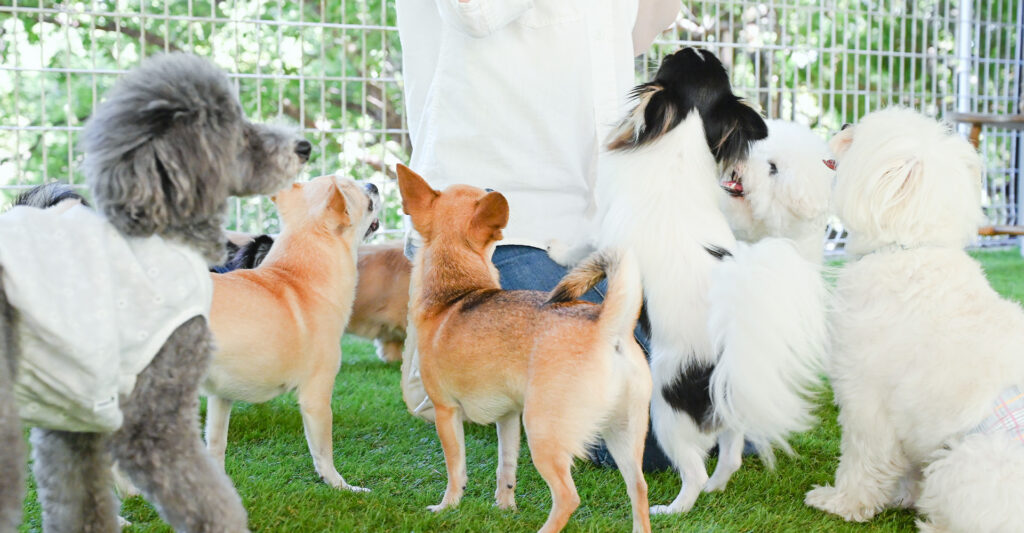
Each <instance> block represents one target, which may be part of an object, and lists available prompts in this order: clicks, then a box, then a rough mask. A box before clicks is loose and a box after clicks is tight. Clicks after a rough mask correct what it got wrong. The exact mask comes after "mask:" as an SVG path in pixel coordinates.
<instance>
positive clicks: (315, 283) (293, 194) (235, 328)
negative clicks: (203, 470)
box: [202, 176, 381, 491]
mask: <svg viewBox="0 0 1024 533" xmlns="http://www.w3.org/2000/svg"><path fill="white" fill-rule="evenodd" d="M273 200H274V203H275V204H276V205H277V209H278V212H279V213H280V215H281V221H282V225H283V231H282V232H281V235H280V237H278V238H277V241H276V242H275V243H274V246H273V248H271V249H270V252H269V253H268V254H267V257H266V259H265V260H264V261H263V263H261V264H260V266H259V267H257V268H254V269H252V270H235V271H232V272H228V273H226V274H212V276H213V306H212V308H211V310H210V328H211V329H212V330H213V334H214V337H215V338H216V342H217V350H216V352H215V353H214V356H213V361H212V362H211V364H210V371H209V374H208V375H207V378H206V381H205V382H204V383H203V386H202V392H203V394H206V395H207V414H206V443H207V447H208V448H209V449H210V452H211V454H212V455H213V456H214V458H215V459H217V460H218V461H219V462H220V464H221V465H222V466H223V464H224V451H225V448H226V446H227V433H228V420H229V415H230V414H231V403H232V402H234V401H245V402H254V403H255V402H265V401H267V400H270V399H272V398H274V397H276V396H279V395H281V394H284V393H286V392H288V391H290V390H293V389H295V390H297V391H298V399H299V409H300V411H301V412H302V424H303V427H304V428H305V431H306V440H307V442H308V443H309V451H310V453H311V454H312V456H313V466H314V467H315V468H316V471H317V473H319V474H320V477H322V478H323V480H324V481H325V482H327V483H328V484H330V485H331V486H333V487H336V488H342V489H347V490H355V491H365V490H366V489H363V488H361V487H356V486H352V485H349V484H348V483H346V482H345V479H344V478H342V477H341V474H339V473H338V471H337V469H335V467H334V454H333V452H332V450H333V443H332V441H331V420H332V413H331V393H332V392H333V390H334V380H335V377H336V376H337V374H338V369H339V368H340V366H341V347H340V344H339V343H340V340H341V335H342V332H343V331H344V328H345V324H346V323H347V322H348V319H349V315H350V313H351V312H352V300H353V299H354V298H355V291H356V278H357V274H356V254H357V248H358V246H359V244H360V243H361V242H362V241H363V239H364V238H366V237H367V236H369V235H370V234H371V233H373V231H374V230H375V229H376V228H377V226H378V225H379V222H378V220H377V211H378V210H379V209H380V203H381V202H380V197H379V195H378V193H377V188H376V187H374V186H373V185H372V184H369V185H367V186H366V188H365V190H364V188H363V187H361V186H360V185H358V184H356V182H354V181H352V180H351V179H348V178H340V177H335V176H321V177H319V178H316V179H314V180H312V181H310V182H308V183H296V184H294V185H292V186H291V187H288V188H286V189H284V190H281V191H280V192H278V193H277V194H276V195H275V196H274V197H273Z"/></svg>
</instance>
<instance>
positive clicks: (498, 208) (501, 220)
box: [469, 192, 508, 248]
mask: <svg viewBox="0 0 1024 533" xmlns="http://www.w3.org/2000/svg"><path fill="white" fill-rule="evenodd" d="M507 224H508V200H506V199H505V197H504V196H502V195H501V193H497V192H489V193H487V194H486V195H485V196H484V197H483V198H481V199H479V200H477V202H476V210H475V211H474V212H473V220H471V221H470V223H469V240H470V242H471V243H473V245H474V246H478V247H480V248H483V247H485V246H487V245H488V244H490V243H492V242H494V241H500V240H501V239H502V237H503V236H502V234H501V230H502V228H504V227H505V226H506V225H507Z"/></svg>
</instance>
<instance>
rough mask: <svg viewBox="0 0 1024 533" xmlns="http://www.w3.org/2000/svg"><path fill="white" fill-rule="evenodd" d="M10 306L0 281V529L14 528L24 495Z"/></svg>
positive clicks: (15, 355)
mask: <svg viewBox="0 0 1024 533" xmlns="http://www.w3.org/2000/svg"><path fill="white" fill-rule="evenodd" d="M14 327H15V315H14V309H13V308H12V307H11V306H10V305H9V304H8V303H7V297H6V295H5V294H4V292H3V285H2V283H0V350H2V352H0V472H3V477H4V481H3V483H0V531H14V530H16V529H17V527H18V524H19V523H20V522H21V506H22V500H23V499H24V498H25V445H24V442H23V441H22V436H21V421H20V419H19V418H18V406H17V404H16V403H15V401H14V372H15V369H16V368H17V357H18V347H17V344H16V343H15V342H14V340H15V339H14Z"/></svg>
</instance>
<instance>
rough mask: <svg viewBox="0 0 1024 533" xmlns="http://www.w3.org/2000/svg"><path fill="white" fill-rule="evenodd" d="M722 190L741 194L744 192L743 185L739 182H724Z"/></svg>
mask: <svg viewBox="0 0 1024 533" xmlns="http://www.w3.org/2000/svg"><path fill="white" fill-rule="evenodd" d="M722 188H723V189H725V190H727V191H732V192H734V193H737V194H740V193H742V192H743V184H742V183H740V182H738V181H726V182H722Z"/></svg>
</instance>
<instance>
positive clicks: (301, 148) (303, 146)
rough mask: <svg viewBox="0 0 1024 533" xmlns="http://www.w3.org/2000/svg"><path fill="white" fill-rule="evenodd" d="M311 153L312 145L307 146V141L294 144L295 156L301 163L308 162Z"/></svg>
mask: <svg viewBox="0 0 1024 533" xmlns="http://www.w3.org/2000/svg"><path fill="white" fill-rule="evenodd" d="M312 153H313V145H312V144H309V141H307V140H301V141H299V142H297V143H295V154H296V155H298V156H299V157H300V158H301V159H302V162H303V163H305V162H306V161H309V155H310V154H312Z"/></svg>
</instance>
